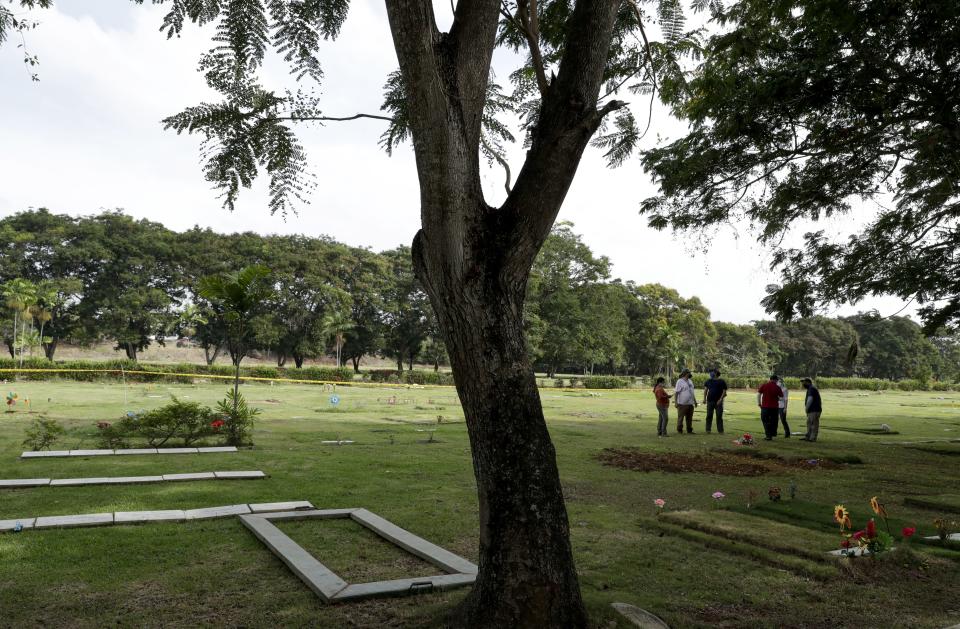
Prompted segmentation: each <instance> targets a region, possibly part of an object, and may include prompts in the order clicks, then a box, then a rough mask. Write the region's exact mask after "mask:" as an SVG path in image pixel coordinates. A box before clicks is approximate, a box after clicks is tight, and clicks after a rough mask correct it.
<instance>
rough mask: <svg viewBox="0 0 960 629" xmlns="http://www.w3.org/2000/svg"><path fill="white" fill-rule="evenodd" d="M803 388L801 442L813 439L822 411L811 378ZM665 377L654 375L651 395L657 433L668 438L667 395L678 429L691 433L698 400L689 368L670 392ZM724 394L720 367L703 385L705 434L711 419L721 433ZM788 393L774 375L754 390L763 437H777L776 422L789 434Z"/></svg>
mask: <svg viewBox="0 0 960 629" xmlns="http://www.w3.org/2000/svg"><path fill="white" fill-rule="evenodd" d="M800 382H801V384H802V385H803V388H804V389H806V397H805V399H804V411H805V412H806V416H807V432H806V434H804V436H803V437H801V438H800V439H801V440H802V441H816V440H817V436H818V434H819V432H820V414H821V412H823V407H822V402H821V399H820V391H818V390H817V388H816V387H815V386H813V381H812V380H811V379H810V378H803V379H802V380H801V381H800ZM665 385H666V379H664V378H662V377H661V378H657V382H656V384H655V385H654V387H653V394H654V396H655V397H656V399H657V414H658V421H657V435H658V436H660V437H667V436H669V435H668V430H667V425H668V423H669V413H668V410H669V408H670V398H671V397H672V398H674V400H673V402H674V405H675V406H676V407H677V432H678V433H679V434H683V429H684V425H686V429H687V434H693V409H695V408H696V407H697V406H698V405H699V404H698V402H697V393H696V387H694V384H693V374H692V373H690V370H689V369H684V370H683V371H681V372H680V377H679V379H678V380H677V383H676V385H674V389H673V393H672V394H670V393H667V391H666V386H665ZM726 397H727V382H726V381H725V380H724V379H723V378H721V377H720V370H718V369H713V370H711V371H710V378H709V379H708V380H707V381H706V382H704V385H703V403H704V404H705V405H706V407H707V421H706V423H707V434H710V433H711V432H713V420H714V418H716V420H717V433H719V434H721V435H722V434H723V401H724V399H726ZM789 400H790V392H789V390H788V389H787V384H786V383H785V382H784V381H783V378H780V377H779V376H777V375H776V374H774V375H771V376H770V379H769V380H768V381H767V382H764V383H763V384H761V385H760V387H759V389H757V405H758V406H759V407H760V421H761V423H762V424H763V432H764V438H765V439H766V440H767V441H771V440H773V438H774V437H776V436H777V429H778V427H779V425H780V424H781V423H782V424H783V434H784V437H785V438H789V437H790V434H791V433H790V425H789V424H788V423H787V405H788V403H789Z"/></svg>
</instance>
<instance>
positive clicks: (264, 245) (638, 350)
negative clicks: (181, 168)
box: [0, 210, 960, 381]
mask: <svg viewBox="0 0 960 629" xmlns="http://www.w3.org/2000/svg"><path fill="white" fill-rule="evenodd" d="M0 243H2V244H0V246H2V250H0V251H2V255H0V285H2V291H3V300H4V305H5V306H6V308H4V310H3V314H2V318H0V332H2V336H3V340H4V343H5V344H6V347H7V349H8V351H9V353H10V355H11V356H12V357H14V358H16V357H18V356H21V355H23V354H24V352H29V351H30V348H36V349H37V350H38V351H39V350H40V349H42V351H43V352H44V354H45V355H46V356H47V358H49V359H51V360H53V358H54V355H55V353H56V349H57V346H58V344H59V343H61V342H69V343H72V344H78V345H85V344H90V343H94V342H100V341H103V340H107V339H109V340H112V341H113V342H115V343H116V349H117V350H121V351H124V352H125V354H126V356H127V357H128V358H131V359H136V357H137V354H138V352H140V351H142V350H143V349H144V348H146V347H147V346H149V345H150V344H151V343H154V342H157V343H163V342H164V339H165V338H171V337H174V336H175V337H177V338H189V339H192V341H193V342H195V343H196V344H198V345H199V346H200V347H201V348H203V350H204V352H205V355H206V359H207V362H208V364H210V363H213V362H214V361H215V360H216V359H217V357H218V356H220V355H221V354H223V353H229V347H228V344H227V343H226V336H225V335H226V331H227V323H226V321H225V319H224V317H223V313H220V312H218V310H217V309H218V306H217V304H215V303H214V302H211V301H210V300H208V299H206V298H204V296H203V295H202V294H201V290H200V288H201V280H202V278H203V277H206V276H209V275H213V274H216V273H221V272H231V271H236V270H238V269H240V268H242V267H244V266H247V265H249V264H260V265H263V266H265V267H267V268H269V269H270V270H271V276H270V278H271V282H272V284H273V287H274V291H273V293H272V295H271V296H270V298H269V300H268V302H267V303H266V304H264V305H263V308H261V309H260V314H258V315H257V316H256V317H255V318H254V320H253V324H252V326H251V331H250V339H249V344H250V346H251V347H252V348H255V349H258V350H261V351H269V352H270V353H272V354H273V355H274V356H276V359H277V363H278V365H281V366H282V365H285V364H286V363H287V362H288V361H290V360H292V362H293V363H294V364H295V365H296V367H301V366H302V365H303V364H304V361H305V360H306V359H311V358H318V357H322V356H335V357H337V360H338V364H339V362H340V361H341V360H342V362H343V363H347V362H349V363H351V364H352V366H353V368H354V369H355V370H359V368H360V364H361V361H362V360H363V358H364V357H366V356H375V355H377V356H383V357H387V358H390V359H393V360H395V361H396V363H397V368H398V370H403V369H412V368H413V364H414V363H415V362H427V363H430V364H432V365H434V367H435V368H439V366H440V365H444V364H446V362H447V358H446V350H445V348H444V344H443V340H442V339H441V338H440V334H439V331H438V326H437V322H436V318H435V316H434V313H433V311H432V309H431V307H430V305H429V303H428V300H427V298H426V294H425V293H424V291H423V289H422V287H421V286H420V284H419V282H418V281H417V280H416V278H415V277H414V273H413V268H412V265H411V262H410V252H409V250H408V249H407V248H406V247H399V248H397V249H393V250H390V251H385V252H382V253H375V252H373V251H370V250H368V249H361V248H356V247H349V246H347V245H344V244H341V243H338V242H336V241H334V240H332V239H330V238H328V237H320V238H308V237H305V236H261V235H259V234H254V233H235V234H219V233H216V232H213V231H212V230H209V229H200V228H193V229H191V230H188V231H185V232H182V233H178V232H174V231H171V230H169V229H167V228H165V227H164V226H162V225H160V224H159V223H154V222H150V221H146V220H134V219H132V218H130V217H129V216H126V215H124V214H122V213H120V212H109V213H104V214H100V215H97V216H91V217H81V218H75V217H69V216H65V215H57V214H52V213H50V212H48V211H46V210H38V211H30V212H23V213H19V214H16V215H13V216H10V217H7V218H5V219H2V220H0ZM525 321H526V334H527V339H528V348H529V351H530V353H531V356H532V357H533V360H534V362H535V364H536V365H537V368H538V369H539V370H542V371H545V372H547V374H548V375H551V376H552V375H554V374H555V373H558V372H559V373H591V374H627V375H640V374H655V373H671V372H673V371H674V370H676V368H678V367H680V366H685V367H690V368H691V369H694V370H700V371H703V370H705V369H707V368H709V367H713V366H718V367H720V368H721V369H723V370H725V371H727V372H728V373H737V374H744V375H754V374H762V373H765V372H767V371H770V370H776V371H779V372H782V373H785V374H792V375H799V374H804V375H807V374H809V375H821V376H863V377H873V378H887V379H901V378H912V379H917V380H930V379H932V378H935V379H938V380H945V381H956V380H957V379H958V378H960V335H958V334H957V333H956V332H950V331H948V330H946V329H942V330H940V331H939V332H938V333H936V334H934V335H932V336H926V335H924V333H923V332H922V329H921V327H920V326H919V325H918V324H917V323H915V322H913V321H912V320H910V319H909V318H906V317H889V318H882V317H880V316H879V315H878V314H876V313H861V314H858V315H855V316H852V317H843V318H827V317H819V316H815V317H808V318H804V319H799V320H797V321H795V322H791V323H780V322H776V321H757V322H754V323H752V324H743V325H739V324H733V323H725V322H720V321H712V320H711V317H710V311H709V310H708V309H707V308H706V307H705V306H704V305H703V304H702V303H701V302H700V300H699V299H697V298H696V297H692V298H689V299H687V298H684V297H682V296H681V295H680V294H679V293H677V291H675V290H673V289H671V288H668V287H665V286H662V285H660V284H645V285H640V284H636V283H634V282H632V281H622V280H620V279H614V278H612V274H611V264H610V261H609V260H608V259H607V258H606V257H605V256H601V255H596V254H595V253H594V252H593V251H591V250H590V248H589V247H588V246H587V245H586V244H585V243H584V242H583V241H582V239H581V238H580V236H579V235H578V234H576V233H575V231H574V229H573V225H572V224H570V223H559V224H557V225H556V226H555V227H554V229H553V231H552V233H551V235H550V237H549V238H548V239H547V241H546V244H545V245H544V247H543V250H542V251H541V252H540V254H539V256H538V257H537V260H536V262H535V264H534V267H533V272H532V275H531V278H530V282H529V285H528V298H527V302H526V312H525ZM231 358H234V359H236V357H235V356H231Z"/></svg>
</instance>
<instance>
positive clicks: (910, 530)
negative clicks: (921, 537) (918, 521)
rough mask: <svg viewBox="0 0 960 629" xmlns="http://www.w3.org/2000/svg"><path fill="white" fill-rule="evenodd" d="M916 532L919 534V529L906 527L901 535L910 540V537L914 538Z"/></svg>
mask: <svg viewBox="0 0 960 629" xmlns="http://www.w3.org/2000/svg"><path fill="white" fill-rule="evenodd" d="M916 532H917V527H915V526H905V527H903V530H902V531H900V534H901V535H903V537H904V538H910V537H913V534H914V533H916Z"/></svg>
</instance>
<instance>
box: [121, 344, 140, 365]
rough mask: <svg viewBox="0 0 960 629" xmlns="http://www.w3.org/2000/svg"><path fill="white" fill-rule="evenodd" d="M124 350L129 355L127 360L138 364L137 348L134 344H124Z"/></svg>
mask: <svg viewBox="0 0 960 629" xmlns="http://www.w3.org/2000/svg"><path fill="white" fill-rule="evenodd" d="M123 349H124V351H125V352H126V354H127V358H129V359H130V360H132V361H133V362H137V346H136V345H134V344H133V343H124V344H123Z"/></svg>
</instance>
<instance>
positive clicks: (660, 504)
mask: <svg viewBox="0 0 960 629" xmlns="http://www.w3.org/2000/svg"><path fill="white" fill-rule="evenodd" d="M653 504H655V505H657V508H658V509H663V505H665V504H667V502H666V501H665V500H664V499H663V498H657V499H656V500H654V501H653Z"/></svg>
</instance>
